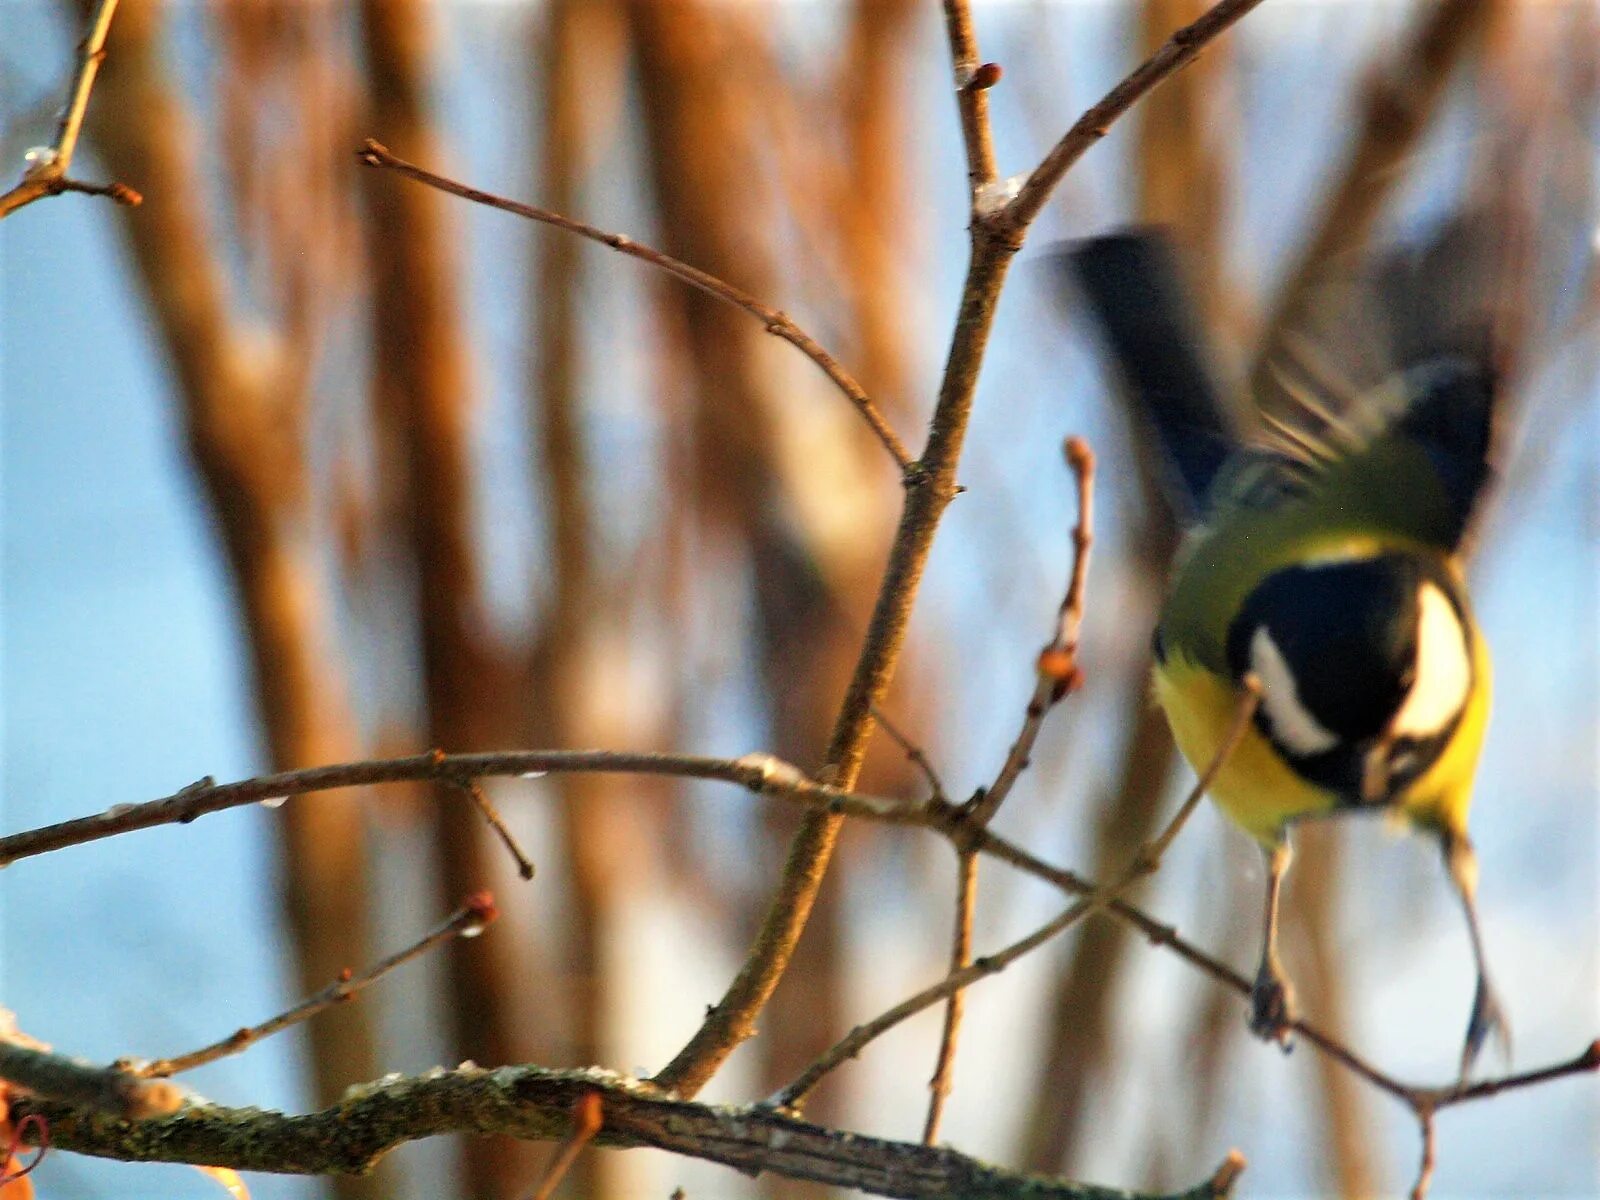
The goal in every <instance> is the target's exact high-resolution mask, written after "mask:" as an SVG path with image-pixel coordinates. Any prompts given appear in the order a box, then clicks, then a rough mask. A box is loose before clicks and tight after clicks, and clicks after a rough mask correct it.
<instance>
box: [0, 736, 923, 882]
mask: <svg viewBox="0 0 1600 1200" xmlns="http://www.w3.org/2000/svg"><path fill="white" fill-rule="evenodd" d="M552 771H562V772H589V773H600V774H617V775H661V776H672V777H677V778H685V779H711V780H720V781H722V782H725V783H734V784H738V785H739V786H741V787H745V788H748V789H750V790H751V791H755V792H768V793H770V794H772V795H775V796H783V797H792V798H794V799H797V800H800V801H801V802H802V803H806V804H810V805H812V806H813V807H818V808H823V809H828V810H830V811H834V812H837V813H840V814H843V815H847V816H862V817H868V818H870V819H873V820H884V821H888V822H890V823H892V824H923V823H925V819H924V818H922V817H919V816H918V815H917V813H918V812H919V811H920V810H919V809H918V808H916V807H913V806H910V805H907V804H905V803H904V802H902V801H898V800H890V799H885V798H883V797H878V796H869V795H865V794H862V793H857V792H847V791H843V790H841V789H838V788H831V787H827V786H825V785H823V784H819V783H815V782H813V781H811V780H810V779H808V778H806V776H805V775H804V773H802V772H801V771H800V769H799V768H798V767H795V766H793V765H791V764H789V763H785V762H783V761H782V760H780V759H777V758H774V757H773V756H772V755H770V754H747V755H745V756H744V757H742V758H736V759H726V758H705V757H701V756H697V755H692V754H647V753H621V752H615V751H610V750H528V751H506V752H499V753H489V754H445V755H439V754H437V753H428V754H417V755H412V756H410V757H406V758H386V759H368V760H363V761H360V762H348V763H338V764H335V765H332V766H326V767H310V768H307V769H305V770H300V771H282V772H279V773H278V774H276V775H261V776H257V777H256V778H253V779H244V780H240V781H239V782H237V783H221V784H219V783H217V782H215V781H214V780H212V779H211V777H210V776H207V777H206V778H204V779H201V780H199V781H197V782H195V783H192V784H190V785H189V786H188V787H185V788H182V789H180V790H179V791H177V792H175V793H173V794H172V795H170V796H167V797H164V798H163V799H160V800H151V801H147V802H146V803H143V804H118V805H113V806H112V807H111V808H109V809H107V810H105V811H104V812H100V813H95V814H94V815H92V816H87V817H78V818H76V819H74V820H70V821H61V822H58V823H57V824H54V825H46V826H43V827H41V828H38V829H31V830H28V831H26V832H23V833H14V834H11V835H9V836H7V837H0V867H4V866H9V865H10V864H11V863H14V862H16V861H17V860H18V859H23V858H31V857H33V856H34V855H38V854H47V853H50V852H51V851H54V850H60V849H63V848H65V847H67V846H76V845H81V844H83V843H85V842H93V841H98V840H100V839H102V838H108V837H115V836H117V835H119V834H123V833H131V832H133V831H134V830H138V829H150V828H153V827H155V826H158V825H170V824H187V823H188V822H190V821H193V820H195V819H196V818H197V817H203V816H205V815H207V814H208V813H215V812H222V811H223V810H225V809H230V808H239V807H241V806H243V805H247V804H255V803H259V802H262V801H270V800H282V799H286V798H289V797H293V796H302V795H306V794H308V793H312V792H320V791H328V790H332V789H337V788H349V787H361V786H365V785H369V784H377V783H427V782H438V783H452V782H455V781H457V780H460V779H463V778H492V777H510V778H517V777H535V776H541V775H545V774H547V773H549V772H552Z"/></svg>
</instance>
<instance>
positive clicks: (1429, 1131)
mask: <svg viewBox="0 0 1600 1200" xmlns="http://www.w3.org/2000/svg"><path fill="white" fill-rule="evenodd" d="M1417 1125H1418V1128H1419V1131H1420V1132H1421V1134H1422V1161H1421V1162H1420V1163H1419V1164H1418V1165H1417V1181H1416V1183H1414V1184H1412V1185H1411V1200H1427V1197H1428V1188H1429V1187H1431V1186H1432V1184H1433V1162H1434V1156H1435V1153H1436V1152H1437V1149H1438V1146H1437V1142H1436V1140H1435V1138H1434V1132H1433V1110H1432V1109H1431V1108H1425V1109H1422V1110H1421V1111H1420V1112H1418V1113H1417Z"/></svg>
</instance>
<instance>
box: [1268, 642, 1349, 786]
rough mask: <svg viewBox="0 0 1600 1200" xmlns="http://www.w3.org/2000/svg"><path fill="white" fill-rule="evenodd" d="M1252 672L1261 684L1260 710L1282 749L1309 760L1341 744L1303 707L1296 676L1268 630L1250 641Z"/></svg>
mask: <svg viewBox="0 0 1600 1200" xmlns="http://www.w3.org/2000/svg"><path fill="white" fill-rule="evenodd" d="M1250 669H1251V670H1252V671H1253V672H1255V676H1256V678H1257V679H1259V680H1260V681H1261V707H1262V709H1264V710H1265V712H1266V716H1267V720H1268V721H1269V722H1270V723H1271V725H1272V734H1273V737H1274V738H1275V739H1276V740H1277V741H1278V743H1279V744H1280V745H1281V746H1283V747H1284V748H1285V749H1286V750H1288V751H1290V752H1291V753H1293V754H1298V755H1305V756H1309V755H1312V754H1321V753H1323V752H1324V751H1327V750H1332V749H1333V748H1334V747H1335V746H1337V745H1338V744H1339V739H1338V737H1337V736H1336V735H1335V734H1334V733H1332V732H1331V731H1330V730H1329V729H1327V728H1326V727H1325V726H1324V725H1323V724H1322V723H1321V722H1320V721H1318V720H1317V719H1316V717H1314V716H1312V715H1311V713H1310V712H1309V711H1308V710H1307V709H1306V706H1305V705H1303V704H1301V703H1300V691H1299V689H1298V688H1297V687H1296V686H1295V681H1294V673H1293V672H1292V671H1290V670H1289V664H1288V663H1287V662H1285V661H1284V658H1283V652H1282V651H1281V650H1279V649H1278V646H1277V643H1276V642H1274V641H1273V640H1272V636H1271V635H1270V634H1269V633H1268V632H1267V630H1266V626H1262V627H1261V628H1260V629H1257V630H1256V631H1255V634H1254V635H1253V636H1252V637H1251V638H1250Z"/></svg>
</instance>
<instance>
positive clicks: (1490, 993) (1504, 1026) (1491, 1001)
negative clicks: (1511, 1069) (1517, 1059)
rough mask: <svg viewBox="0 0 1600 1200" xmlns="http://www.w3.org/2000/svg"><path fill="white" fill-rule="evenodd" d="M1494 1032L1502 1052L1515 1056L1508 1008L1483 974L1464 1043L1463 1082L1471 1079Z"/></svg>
mask: <svg viewBox="0 0 1600 1200" xmlns="http://www.w3.org/2000/svg"><path fill="white" fill-rule="evenodd" d="M1490 1034H1493V1035H1494V1039H1495V1043H1496V1044H1497V1045H1498V1046H1499V1048H1500V1053H1501V1054H1502V1055H1503V1056H1504V1057H1505V1058H1506V1059H1507V1060H1509V1059H1510V1058H1511V1023H1510V1022H1509V1021H1507V1020H1506V1013H1505V1009H1504V1008H1502V1007H1501V1006H1500V998H1499V996H1497V995H1496V994H1495V990H1494V987H1493V986H1492V985H1491V984H1490V983H1489V981H1488V980H1487V979H1486V978H1484V977H1483V976H1479V977H1478V990H1477V993H1476V995H1474V996H1473V999H1472V1016H1471V1017H1469V1018H1468V1020H1467V1036H1466V1040H1465V1041H1464V1042H1463V1043H1462V1046H1461V1082H1462V1083H1466V1082H1467V1076H1468V1075H1469V1074H1470V1073H1471V1071H1472V1064H1473V1063H1474V1062H1475V1061H1477V1058H1478V1054H1479V1052H1480V1051H1481V1050H1482V1049H1483V1045H1484V1043H1485V1042H1487V1041H1488V1040H1489V1035H1490Z"/></svg>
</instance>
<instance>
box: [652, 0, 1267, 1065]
mask: <svg viewBox="0 0 1600 1200" xmlns="http://www.w3.org/2000/svg"><path fill="white" fill-rule="evenodd" d="M1255 3H1259V0H1223V2H1222V3H1221V4H1219V5H1218V6H1217V8H1215V9H1213V10H1211V11H1210V12H1208V13H1207V14H1206V15H1205V16H1203V17H1201V19H1200V20H1199V21H1197V22H1195V23H1194V24H1193V25H1191V26H1189V27H1188V28H1187V29H1185V30H1180V31H1179V32H1178V33H1177V34H1176V35H1174V40H1173V42H1171V43H1169V44H1168V45H1167V46H1165V47H1163V48H1162V49H1161V50H1160V51H1158V52H1157V53H1156V55H1155V56H1154V57H1153V58H1152V59H1150V60H1149V61H1148V62H1147V63H1146V64H1145V65H1143V66H1141V67H1139V68H1138V69H1136V70H1135V71H1134V73H1133V74H1132V75H1130V76H1129V77H1128V79H1127V80H1125V81H1124V82H1123V83H1122V84H1120V85H1118V87H1117V88H1114V89H1113V90H1112V92H1111V93H1110V95H1108V96H1107V97H1106V99H1105V100H1103V101H1102V102H1101V103H1100V105H1098V106H1096V108H1095V109H1093V110H1091V111H1090V113H1089V114H1086V115H1085V117H1084V120H1083V121H1081V122H1080V125H1083V124H1085V123H1088V124H1090V125H1092V126H1093V127H1094V128H1095V129H1096V130H1097V131H1102V130H1103V129H1104V127H1105V126H1106V125H1107V124H1109V123H1110V122H1111V121H1113V120H1115V119H1116V118H1117V117H1118V116H1120V115H1121V114H1122V113H1123V112H1125V111H1126V110H1127V108H1128V107H1129V106H1130V105H1131V104H1132V103H1133V102H1134V101H1135V100H1137V99H1138V98H1139V97H1140V96H1142V95H1143V94H1144V93H1145V92H1147V91H1149V90H1150V89H1151V88H1152V87H1154V86H1155V85H1156V84H1157V83H1159V82H1160V81H1161V79H1163V78H1165V77H1166V76H1167V75H1169V74H1171V73H1172V72H1173V71H1174V70H1176V69H1177V68H1178V67H1179V66H1181V65H1182V64H1183V63H1184V62H1187V61H1189V60H1190V59H1191V58H1193V57H1194V55H1195V54H1196V53H1198V52H1199V48H1200V46H1201V45H1202V44H1203V43H1204V42H1205V41H1206V40H1207V39H1208V38H1209V37H1214V36H1215V35H1216V34H1217V33H1218V32H1220V31H1221V30H1222V29H1223V28H1225V27H1226V26H1227V25H1229V24H1231V23H1232V22H1233V21H1236V20H1238V18H1239V17H1241V16H1243V15H1244V13H1245V12H1247V11H1248V10H1249V9H1250V8H1251V7H1253V6H1254V4H1255ZM1076 129H1077V127H1076V126H1075V127H1074V130H1076ZM1098 136H1099V134H1098V132H1097V133H1096V134H1095V137H1098ZM1073 138H1074V132H1072V131H1069V133H1068V134H1067V137H1066V138H1065V139H1063V146H1061V147H1058V148H1057V150H1056V151H1053V152H1052V153H1051V155H1050V156H1049V157H1048V158H1047V159H1046V161H1045V162H1044V163H1041V164H1040V167H1039V168H1038V169H1037V170H1035V172H1034V174H1033V176H1032V177H1031V178H1030V180H1029V186H1025V187H1024V188H1023V190H1022V193H1021V194H1019V195H1018V196H1017V198H1016V199H1015V200H1013V201H1012V202H1011V203H1010V204H1008V205H1007V206H1006V207H1005V208H1003V209H1001V210H1000V211H999V212H998V213H997V214H996V215H995V216H993V217H990V218H987V219H984V220H975V221H974V222H973V224H972V243H971V252H970V257H969V258H968V261H967V273H966V278H965V280H964V282H963V283H962V287H961V300H960V303H959V305H958V307H957V311H956V324H955V331H954V333H953V335H952V337H951V340H950V351H949V354H948V356H947V357H946V359H945V368H944V375H943V377H942V379H941V380H940V384H939V399H938V403H937V404H936V405H935V406H934V412H933V417H932V420H931V421H930V422H929V431H928V441H927V444H926V446H925V447H924V449H923V453H922V455H921V457H920V458H919V459H918V460H917V463H916V464H915V469H913V470H908V471H907V473H906V480H905V481H906V498H905V507H904V508H903V509H902V510H901V514H900V524H899V526H898V528H897V529H896V531H895V539H894V543H893V545H892V546H891V548H890V551H889V563H888V566H887V568H886V569H885V571H884V575H883V581H882V583H880V584H879V587H878V598H877V601H876V603H875V604H874V606H873V612H872V619H871V621H870V623H869V624H868V626H867V635H866V637H865V639H864V640H863V642H862V646H861V652H860V654H859V656H858V657H857V659H856V667H855V671H854V673H853V674H852V676H851V679H850V684H849V687H848V688H847V689H846V691H845V696H844V700H843V701H842V703H841V704H840V706H839V714H838V718H837V719H836V721H835V722H834V727H833V734H832V736H831V737H830V738H829V742H828V750H827V754H826V756H825V758H824V765H823V767H822V770H821V771H820V772H819V773H818V778H820V779H822V780H824V781H826V782H828V783H831V784H837V785H838V786H841V787H852V786H854V784H855V780H856V776H857V774H858V773H859V771H860V769H861V762H862V760H863V758H864V757H865V754H866V749H867V743H868V741H869V740H870V738H871V736H872V729H873V724H872V707H873V705H875V704H878V703H880V702H881V701H882V700H883V696H884V693H885V692H886V690H887V689H888V686H889V681H890V679H891V677H892V676H893V674H894V669H895V667H896V665H897V664H898V662H899V658H900V651H901V648H902V646H903V645H904V643H905V634H906V628H907V625H908V624H909V621H910V616H911V608H912V605H913V603H914V602H915V600H916V593H917V589H918V587H919V586H920V584H921V582H922V574H923V571H924V569H925V568H926V566H927V561H928V554H929V551H930V550H931V549H932V546H933V537H934V534H935V533H936V532H937V530H938V527H939V521H940V519H941V518H942V516H943V515H944V510H945V508H946V507H947V506H948V505H949V504H950V502H951V500H953V499H954V498H955V496H956V493H957V490H958V489H957V487H956V466H957V464H958V463H959V462H960V459H961V447H962V444H963V443H964V441H965V439H966V432H967V425H968V422H969V420H970V418H971V414H972V404H973V400H974V398H975V396H976V394H977V387H978V373H979V370H980V369H981V367H982V365H983V356H984V353H985V350H986V349H987V347H988V342H989V333H990V330H991V329H992V328H993V325H994V318H995V311H996V309H997V307H998V305H999V301H1000V292H1001V289H1002V288H1003V287H1004V285H1005V279H1006V274H1007V272H1008V271H1009V269H1010V264H1011V257H1012V255H1013V254H1014V253H1015V252H1016V251H1017V249H1018V248H1019V247H1020V246H1021V245H1022V240H1023V237H1024V235H1025V233H1026V231H1027V227H1028V225H1029V223H1030V222H1031V221H1032V220H1033V218H1034V217H1035V216H1037V215H1038V211H1039V209H1040V208H1041V207H1042V206H1043V204H1044V201H1045V199H1046V197H1047V196H1048V195H1049V192H1050V190H1051V188H1053V187H1054V186H1055V184H1056V182H1057V181H1058V180H1059V179H1060V178H1061V176H1062V175H1063V174H1064V173H1065V172H1066V170H1067V169H1068V168H1069V167H1070V166H1071V165H1072V163H1073V162H1074V161H1076V159H1077V158H1078V157H1079V156H1080V155H1081V154H1082V149H1081V148H1079V149H1076V150H1074V149H1072V146H1071V143H1072V139H1073ZM1088 140H1089V141H1092V140H1094V139H1093V138H1090V139H1088ZM1087 144H1088V142H1087V141H1086V142H1085V143H1084V145H1085V146H1087ZM839 824H840V822H839V817H838V816H837V815H834V814H820V813H813V814H811V815H810V816H808V817H807V819H806V821H805V822H804V823H803V824H802V825H801V827H800V831H799V833H798V834H796V836H795V839H794V842H793V843H792V844H791V845H790V848H789V857H788V859H787V861H786V862H785V863H784V867H783V874H782V877H781V878H780V879H779V881H778V887H777V890H776V894H775V895H774V897H773V899H772V902H771V904H770V905H769V907H768V909H767V913H766V916H765V918H764V919H763V920H762V923H761V927H760V929H759V930H758V931H757V933H756V937H755V941H754V942H753V943H752V945H751V947H750V950H749V952H748V953H747V954H746V955H745V960H744V963H743V964H742V965H741V966H740V968H739V972H738V974H736V975H735V976H734V979H733V982H732V983H730V984H729V985H728V989H727V991H726V992H725V993H724V995H723V998H722V1000H721V1001H720V1002H719V1003H717V1004H715V1005H713V1006H712V1007H711V1010H710V1011H709V1012H708V1013H707V1015H706V1019H705V1021H704V1022H703V1023H702V1024H701V1026H700V1028H699V1029H698V1030H696V1031H695V1034H694V1036H693V1037H692V1038H690V1039H689V1042H688V1043H687V1044H686V1045H685V1046H684V1048H683V1049H682V1050H680V1051H679V1052H678V1054H677V1056H676V1057H674V1058H673V1060H672V1061H671V1062H670V1063H668V1064H667V1066H666V1067H665V1068H664V1069H663V1070H662V1072H661V1073H660V1074H659V1075H658V1076H657V1079H658V1081H659V1082H661V1083H663V1084H665V1085H667V1086H671V1087H674V1088H678V1089H680V1090H683V1091H685V1092H688V1093H692V1092H694V1091H696V1090H698V1089H699V1088H700V1087H701V1086H703V1085H704V1084H705V1082H706V1081H707V1080H708V1079H710V1078H711V1076H712V1075H713V1074H715V1072H716V1070H717V1068H718V1067H720V1066H721V1064H722V1063H723V1062H724V1061H725V1060H726V1059H727V1057H728V1055H729V1054H731V1053H733V1050H734V1048H735V1047H736V1046H738V1045H739V1044H740V1043H741V1042H742V1041H744V1040H745V1039H746V1038H748V1037H749V1036H750V1035H751V1033H753V1032H754V1030H755V1019H756V1016H757V1014H758V1013H760V1012H761V1010H762V1009H763V1008H764V1007H765V1006H766V1003H767V1001H768V999H769V998H770V997H771V995H772V992H773V989H774V988H776V987H777V985H778V980H779V979H780V978H782V976H783V973H784V971H785V970H786V969H787V967H788V963H789V960H790V958H791V957H792V956H793V954H794V948H795V945H796V944H797V943H798V941H799V939H800V934H801V933H802V931H803V930H804V929H805V926H806V921H807V920H808V919H809V917H810V915H811V906H812V904H813V903H814V902H815V901H816V896H817V890H818V888H820V887H821V884H822V879H823V876H824V875H825V874H826V872H827V868H828V862H829V860H830V859H831V858H832V856H833V849H834V845H835V844H836V842H837V839H838V836H839Z"/></svg>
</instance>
